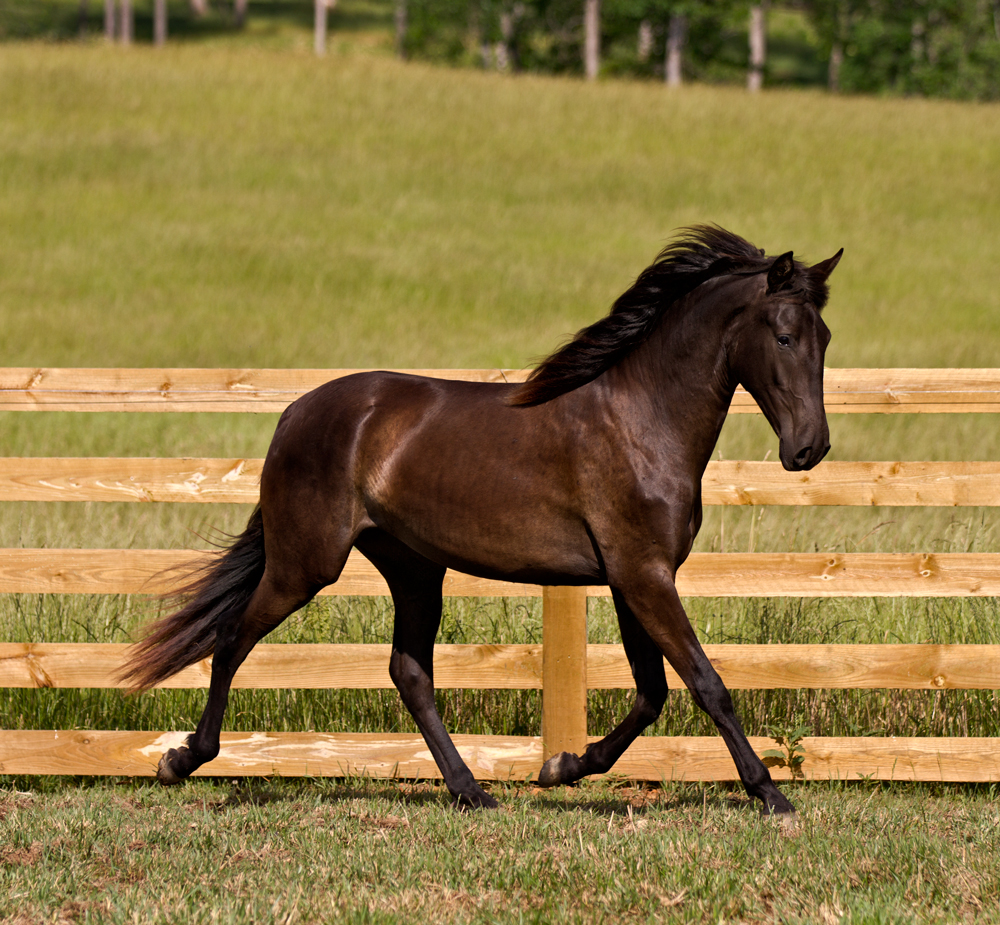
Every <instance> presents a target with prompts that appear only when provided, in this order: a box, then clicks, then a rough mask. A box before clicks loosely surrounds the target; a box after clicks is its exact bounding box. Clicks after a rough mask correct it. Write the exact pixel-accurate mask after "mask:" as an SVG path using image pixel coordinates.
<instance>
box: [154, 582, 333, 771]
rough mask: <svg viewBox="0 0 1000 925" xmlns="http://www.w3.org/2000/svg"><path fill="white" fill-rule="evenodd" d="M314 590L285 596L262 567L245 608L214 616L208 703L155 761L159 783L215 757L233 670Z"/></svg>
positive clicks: (310, 595)
mask: <svg viewBox="0 0 1000 925" xmlns="http://www.w3.org/2000/svg"><path fill="white" fill-rule="evenodd" d="M314 592H315V589H310V590H309V591H308V592H306V591H303V592H301V593H290V592H289V591H281V592H279V591H278V590H276V589H275V588H274V587H273V586H272V583H271V581H270V579H269V576H268V573H267V571H266V569H265V572H264V577H263V578H262V579H261V582H260V584H259V585H258V586H257V589H256V591H254V593H253V596H252V597H251V598H250V601H249V603H248V604H247V605H246V607H240V608H234V609H232V610H228V611H224V612H223V613H221V614H220V615H219V618H218V624H217V629H216V640H215V651H214V653H213V655H212V679H211V681H210V683H209V689H208V702H207V704H206V705H205V710H204V712H203V713H202V715H201V720H200V721H199V722H198V727H197V729H195V731H194V732H193V733H191V735H189V736H188V737H187V740H186V741H185V743H184V745H182V746H181V747H180V748H171V749H169V750H168V751H167V752H166V754H164V755H163V757H162V758H161V759H160V763H159V766H158V767H157V770H156V776H157V778H158V779H159V781H160V783H162V784H176V783H179V782H180V781H181V780H183V779H184V778H186V777H189V776H190V775H191V774H193V773H194V772H195V771H196V770H197V769H198V768H200V767H201V766H202V765H203V764H205V763H206V762H208V761H211V760H212V759H214V758H215V757H216V756H217V755H218V754H219V735H220V733H221V731H222V720H223V717H224V716H225V713H226V705H227V704H228V702H229V689H230V687H231V685H232V683H233V678H234V677H235V675H236V671H237V669H238V668H239V667H240V665H242V664H243V662H244V660H245V659H246V657H247V655H249V654H250V650H251V649H253V647H254V646H255V645H256V644H257V643H258V642H259V641H260V640H261V639H262V638H263V637H264V636H266V635H267V634H268V633H269V632H270V631H271V630H273V629H274V628H275V627H276V626H278V625H279V624H280V623H281V622H282V621H283V620H284V619H285V618H286V617H287V616H288V615H289V614H290V613H292V612H294V611H295V610H298V608H299V607H301V606H303V605H304V604H305V603H307V602H308V601H309V600H310V598H312V596H313V593H314Z"/></svg>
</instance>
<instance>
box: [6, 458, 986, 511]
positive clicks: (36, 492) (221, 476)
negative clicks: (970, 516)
mask: <svg viewBox="0 0 1000 925" xmlns="http://www.w3.org/2000/svg"><path fill="white" fill-rule="evenodd" d="M263 463H264V461H263V460H262V459H195V458H178V459H169V458H165V459H155V458H142V457H135V458H103V459H102V458H94V457H79V458H74V457H62V458H60V457H7V458H0V501H135V502H185V501H186V502H196V503H200V504H204V503H220V502H223V503H228V504H233V503H243V504H255V503H256V502H257V500H258V496H259V484H260V473H261V469H262V467H263ZM702 501H703V503H705V504H709V505H751V504H775V505H864V506H870V505H888V506H905V505H913V506H924V507H928V506H938V507H942V506H944V507H957V506H978V507H991V506H997V505H1000V462H825V463H823V464H822V465H821V466H819V467H818V468H817V469H814V470H812V471H811V472H786V471H785V470H784V469H783V468H782V466H781V464H780V463H778V462H748V461H713V462H710V463H709V464H708V469H707V470H706V472H705V476H704V478H703V479H702Z"/></svg>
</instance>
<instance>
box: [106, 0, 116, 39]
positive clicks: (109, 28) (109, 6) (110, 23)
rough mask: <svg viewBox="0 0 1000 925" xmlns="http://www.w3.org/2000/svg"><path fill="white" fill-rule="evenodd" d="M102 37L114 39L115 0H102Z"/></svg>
mask: <svg viewBox="0 0 1000 925" xmlns="http://www.w3.org/2000/svg"><path fill="white" fill-rule="evenodd" d="M104 37H105V38H106V39H107V40H108V41H109V42H113V41H114V40H115V0H104Z"/></svg>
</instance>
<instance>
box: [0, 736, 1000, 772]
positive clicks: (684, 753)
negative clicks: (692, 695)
mask: <svg viewBox="0 0 1000 925" xmlns="http://www.w3.org/2000/svg"><path fill="white" fill-rule="evenodd" d="M185 736H186V733H184V732H106V731H101V732H93V731H92V732H85V731H48V730H3V731H0V774H32V775H35V774H39V775H41V774H70V775H114V776H129V777H131V776H137V777H152V776H153V775H154V774H155V772H156V762H157V761H158V760H159V757H160V755H161V754H162V753H163V752H164V751H165V750H166V749H168V748H173V747H176V746H177V745H179V744H180V743H182V742H183V740H184V738H185ZM454 740H455V745H456V747H457V748H458V750H459V753H460V754H461V755H462V757H463V758H464V759H465V760H466V762H467V763H468V764H469V766H470V768H471V769H472V772H473V774H474V775H475V776H476V778H477V779H479V780H515V781H516V780H527V779H529V778H531V777H535V776H537V773H538V770H539V768H540V766H541V757H542V745H541V739H540V738H536V737H527V736H524V737H514V736H511V737H504V736H464V735H456V736H454ZM591 741H596V738H593V737H592V739H591ZM750 745H751V747H752V748H753V749H754V751H755V752H756V753H757V754H758V755H763V753H764V752H765V751H767V750H768V749H774V748H776V747H777V743H776V742H775V741H774V740H773V739H770V738H766V737H763V736H751V737H750ZM802 746H803V748H804V751H805V758H804V761H803V763H802V767H801V772H802V776H803V777H804V778H806V779H808V780H856V779H860V778H861V777H870V778H874V779H876V780H890V781H892V780H895V781H910V780H914V781H967V782H983V783H987V782H992V781H997V780H1000V739H995V738H950V739H946V738H889V739H879V738H821V737H808V738H805V739H803V740H802ZM764 760H765V763H767V764H768V765H770V767H771V775H772V777H774V778H775V779H776V780H789V779H791V778H792V777H793V773H792V771H791V769H790V768H788V767H787V766H785V765H784V763H783V762H782V761H781V760H780V759H775V758H765V759H764ZM611 773H612V775H613V776H616V777H624V778H629V779H633V780H652V781H663V780H686V781H731V780H735V779H736V778H737V774H736V769H735V767H734V765H733V762H732V759H731V758H730V757H729V753H728V751H727V750H726V747H725V744H724V743H723V742H722V740H721V738H719V737H715V736H690V737H677V738H667V737H663V738H661V737H652V736H642V737H640V738H639V739H637V740H636V741H635V743H633V745H632V746H631V747H630V748H629V749H628V751H626V752H625V754H624V755H623V756H622V757H621V758H620V759H619V761H618V762H617V764H616V765H615V767H614V769H613V771H612V772H611ZM196 775H197V776H205V777H214V776H219V777H232V776H241V777H244V776H245V777H251V776H264V777H270V776H274V775H280V776H283V777H344V776H348V775H368V776H371V777H381V778H396V779H408V778H425V779H439V778H440V772H439V771H438V770H437V767H436V766H435V764H434V761H433V759H432V757H431V754H430V752H429V751H428V750H427V747H426V745H425V744H424V742H423V740H422V739H421V738H420V737H419V736H417V735H400V734H396V735H377V734H375V735H372V734H369V735H364V734H351V733H342V734H324V733H297V732H285V733H261V732H256V733H232V732H230V733H223V734H222V751H221V752H220V755H219V757H218V758H217V759H216V760H215V761H212V762H209V763H208V764H206V765H204V766H202V767H201V768H200V769H199V770H198V771H197V772H196Z"/></svg>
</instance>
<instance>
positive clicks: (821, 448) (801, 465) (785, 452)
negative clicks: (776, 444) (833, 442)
mask: <svg viewBox="0 0 1000 925" xmlns="http://www.w3.org/2000/svg"><path fill="white" fill-rule="evenodd" d="M829 452H830V440H829V436H827V437H826V438H825V439H820V440H814V441H812V442H809V443H804V444H803V443H802V442H801V441H797V442H796V443H792V444H791V445H789V444H788V443H786V442H785V441H784V440H782V441H781V442H780V449H779V451H778V456H779V458H780V459H781V465H782V466H784V467H785V468H786V469H787V470H788V471H789V472H804V471H805V470H807V469H812V468H813V466H815V465H817V464H818V463H819V462H820V460H822V459H823V457H824V456H826V454H827V453H829Z"/></svg>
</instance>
